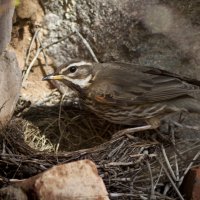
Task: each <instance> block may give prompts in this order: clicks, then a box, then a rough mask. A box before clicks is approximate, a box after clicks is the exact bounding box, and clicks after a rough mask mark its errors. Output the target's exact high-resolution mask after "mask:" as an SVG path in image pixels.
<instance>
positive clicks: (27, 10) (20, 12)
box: [16, 0, 38, 19]
mask: <svg viewBox="0 0 200 200" xmlns="http://www.w3.org/2000/svg"><path fill="white" fill-rule="evenodd" d="M37 8H38V7H37V1H35V0H34V1H33V0H32V1H27V0H20V4H19V6H18V7H17V8H16V13H17V16H18V17H19V18H21V19H29V18H32V17H33V18H35V15H36V14H37Z"/></svg>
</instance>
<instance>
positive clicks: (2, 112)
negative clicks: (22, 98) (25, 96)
mask: <svg viewBox="0 0 200 200" xmlns="http://www.w3.org/2000/svg"><path fill="white" fill-rule="evenodd" d="M20 88H21V71H20V70H19V68H18V63H17V59H16V56H15V53H14V52H9V51H5V52H4V53H3V54H2V55H1V56H0V93H1V98H0V123H1V125H4V124H6V122H8V121H9V120H10V118H11V117H12V114H13V111H14V109H15V106H16V103H17V100H18V97H19V94H20Z"/></svg>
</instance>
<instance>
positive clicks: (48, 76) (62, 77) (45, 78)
mask: <svg viewBox="0 0 200 200" xmlns="http://www.w3.org/2000/svg"><path fill="white" fill-rule="evenodd" d="M63 79H64V76H63V75H61V74H57V75H54V74H49V75H47V76H45V77H44V78H43V79H42V80H43V81H46V80H63Z"/></svg>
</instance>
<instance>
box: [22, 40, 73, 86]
mask: <svg viewBox="0 0 200 200" xmlns="http://www.w3.org/2000/svg"><path fill="white" fill-rule="evenodd" d="M68 37H69V36H66V37H64V38H62V39H60V40H57V41H56V42H53V43H51V44H48V45H46V46H43V47H40V48H38V49H37V51H36V54H35V56H34V58H33V60H32V61H31V63H30V65H29V66H28V68H27V70H26V73H25V74H24V77H23V80H22V86H24V83H25V81H26V79H27V78H28V75H29V73H30V71H31V69H32V67H33V65H34V63H35V61H36V59H37V58H38V56H39V54H40V52H41V51H43V50H44V49H47V48H49V47H51V46H53V45H54V44H57V43H59V42H62V41H63V40H65V39H66V38H68Z"/></svg>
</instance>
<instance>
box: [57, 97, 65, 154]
mask: <svg viewBox="0 0 200 200" xmlns="http://www.w3.org/2000/svg"><path fill="white" fill-rule="evenodd" d="M64 98H65V94H64V95H62V98H61V100H60V106H59V117H58V127H59V131H60V137H59V140H58V144H57V146H56V153H58V149H59V147H60V142H61V139H62V137H63V130H62V129H61V123H60V119H61V111H62V103H63V100H64Z"/></svg>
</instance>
